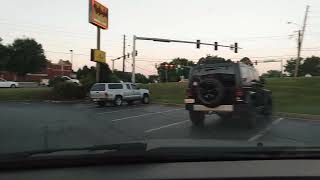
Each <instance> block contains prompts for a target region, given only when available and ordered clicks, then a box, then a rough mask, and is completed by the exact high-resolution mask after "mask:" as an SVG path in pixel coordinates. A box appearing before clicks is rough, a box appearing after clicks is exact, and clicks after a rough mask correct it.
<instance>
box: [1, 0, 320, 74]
mask: <svg viewBox="0 0 320 180" xmlns="http://www.w3.org/2000/svg"><path fill="white" fill-rule="evenodd" d="M99 2H101V3H102V4H105V5H107V6H108V8H109V16H110V17H109V18H110V23H109V30H103V31H102V44H101V47H102V50H104V51H106V52H107V55H108V58H109V59H112V58H114V57H118V56H121V55H122V38H123V35H124V34H126V35H127V43H128V45H129V46H127V52H129V51H130V52H131V51H132V46H131V45H132V36H133V35H134V34H135V35H137V36H144V37H158V38H171V39H179V40H191V41H196V40H197V39H200V40H201V41H202V42H208V43H213V42H215V41H217V42H219V44H223V45H230V44H233V43H234V42H238V43H239V46H240V47H241V48H243V49H241V50H240V51H239V53H238V54H235V53H233V51H231V50H230V49H228V48H219V50H218V51H214V50H213V48H212V47H205V46H202V47H201V49H196V47H195V45H192V44H191V45H190V44H176V43H156V42H151V41H138V42H137V50H138V51H139V56H138V57H137V71H138V72H140V73H144V74H147V75H150V74H155V73H156V69H155V68H154V66H155V63H157V62H156V61H169V59H172V58H175V57H184V58H189V59H191V60H194V61H196V60H197V59H199V58H200V57H203V56H206V55H207V54H211V55H218V56H221V57H224V58H231V59H232V60H234V61H236V60H239V59H240V58H242V57H244V56H247V57H249V58H251V59H252V60H264V59H288V58H290V57H294V56H296V36H293V37H292V38H291V39H290V38H289V35H293V34H295V35H296V34H297V33H296V32H295V31H296V30H298V29H299V28H300V27H299V26H297V25H293V24H291V25H290V24H287V21H292V22H295V23H297V24H302V22H303V17H304V13H305V8H306V5H310V13H309V19H308V23H307V24H308V25H307V29H306V34H305V41H304V45H303V46H304V47H303V48H304V51H303V52H302V56H303V57H306V56H311V55H318V56H320V52H319V51H320V1H319V0H259V1H257V0H100V1H99ZM0 27H1V28H0V37H1V38H2V39H3V40H4V43H11V42H12V41H13V40H14V39H15V38H17V37H32V38H35V39H36V40H37V41H38V42H39V43H41V44H42V45H43V47H44V49H45V51H46V56H47V58H48V59H49V60H52V61H53V62H57V61H58V60H59V59H70V54H69V50H70V49H72V50H74V64H75V66H74V70H76V69H77V68H79V67H82V66H84V65H90V66H91V65H94V63H92V62H90V60H89V54H90V49H91V48H96V27H95V26H93V25H91V24H89V23H88V0H68V1H63V0H54V1H53V0H29V1H23V0H10V1H7V0H1V6H0ZM128 61H129V63H131V59H128ZM121 63H122V62H120V61H118V62H116V68H117V69H121V67H122V65H121ZM129 63H127V64H126V66H127V70H128V71H130V70H131V65H130V64H129ZM158 63H159V62H158ZM110 64H111V62H110ZM257 68H258V70H259V71H260V73H263V72H265V71H267V70H270V69H280V64H279V63H268V64H259V65H258V66H257Z"/></svg>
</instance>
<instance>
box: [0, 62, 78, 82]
mask: <svg viewBox="0 0 320 180" xmlns="http://www.w3.org/2000/svg"><path fill="white" fill-rule="evenodd" d="M56 76H69V77H74V73H73V71H72V64H71V63H70V61H64V60H59V62H58V63H52V62H51V61H47V67H46V68H45V69H43V70H42V71H41V72H39V73H28V74H26V75H25V76H19V75H17V74H16V73H12V72H7V71H0V77H1V78H3V79H6V80H8V81H18V82H30V81H32V82H39V81H41V79H52V78H54V77H56Z"/></svg>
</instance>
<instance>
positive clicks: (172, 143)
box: [146, 139, 306, 150]
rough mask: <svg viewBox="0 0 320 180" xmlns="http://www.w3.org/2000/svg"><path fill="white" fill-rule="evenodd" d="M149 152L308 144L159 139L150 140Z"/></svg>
mask: <svg viewBox="0 0 320 180" xmlns="http://www.w3.org/2000/svg"><path fill="white" fill-rule="evenodd" d="M146 143H147V150H151V149H157V148H190V147H192V148H197V147H199V148H203V147H210V148H214V147H217V148H218V147H219V148H221V147H222V148H228V147H230V148H235V147H239V148H241V147H243V148H247V147H248V148H250V147H252V148H255V147H258V146H263V147H305V146H306V144H305V143H303V142H301V143H299V142H292V141H288V142H281V143H275V142H268V141H261V142H248V141H245V140H215V139H212V140H207V139H204V140H203V139H159V140H148V141H147V142H146Z"/></svg>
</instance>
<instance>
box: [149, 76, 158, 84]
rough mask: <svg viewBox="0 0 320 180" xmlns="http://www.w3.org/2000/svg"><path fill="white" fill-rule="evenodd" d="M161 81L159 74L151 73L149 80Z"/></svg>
mask: <svg viewBox="0 0 320 180" xmlns="http://www.w3.org/2000/svg"><path fill="white" fill-rule="evenodd" d="M158 81H159V76H158V75H150V76H149V82H151V83H155V82H158Z"/></svg>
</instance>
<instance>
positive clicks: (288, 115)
mask: <svg viewBox="0 0 320 180" xmlns="http://www.w3.org/2000/svg"><path fill="white" fill-rule="evenodd" d="M153 104H159V105H164V106H174V107H184V104H175V103H161V102H154V103H153ZM273 116H280V117H285V118H299V119H301V120H319V121H320V115H313V114H297V113H287V112H275V113H274V114H273Z"/></svg>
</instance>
